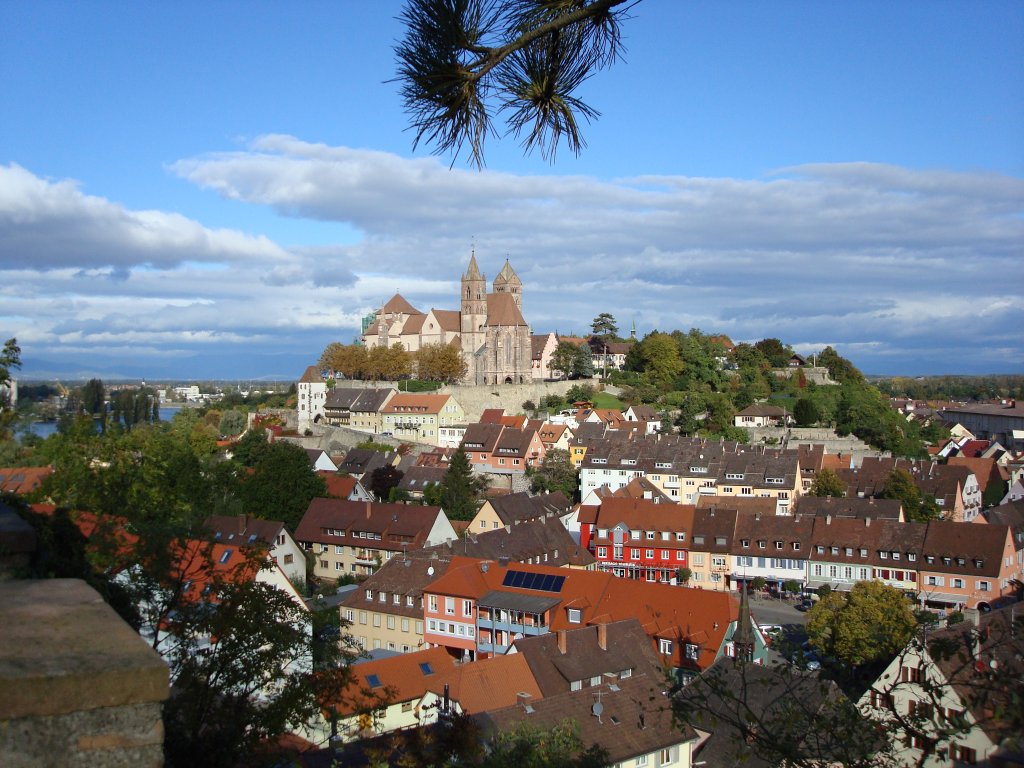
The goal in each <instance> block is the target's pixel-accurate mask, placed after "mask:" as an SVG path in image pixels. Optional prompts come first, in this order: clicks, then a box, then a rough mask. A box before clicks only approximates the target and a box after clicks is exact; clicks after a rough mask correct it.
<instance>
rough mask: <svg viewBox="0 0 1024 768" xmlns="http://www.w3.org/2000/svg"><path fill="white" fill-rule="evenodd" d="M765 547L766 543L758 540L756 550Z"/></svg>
mask: <svg viewBox="0 0 1024 768" xmlns="http://www.w3.org/2000/svg"><path fill="white" fill-rule="evenodd" d="M767 546H768V542H767V541H765V540H764V539H759V540H758V542H757V548H758V549H764V548H765V547H767Z"/></svg>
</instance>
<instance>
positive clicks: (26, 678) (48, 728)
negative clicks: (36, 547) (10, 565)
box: [0, 579, 169, 768]
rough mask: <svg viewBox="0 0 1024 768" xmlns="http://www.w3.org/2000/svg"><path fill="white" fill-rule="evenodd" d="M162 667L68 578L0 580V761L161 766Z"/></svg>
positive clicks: (107, 767) (8, 764) (13, 766)
mask: <svg viewBox="0 0 1024 768" xmlns="http://www.w3.org/2000/svg"><path fill="white" fill-rule="evenodd" d="M168 690H169V688H168V670H167V665H166V664H164V662H163V661H162V660H161V659H160V657H159V655H157V653H156V651H154V650H153V649H152V648H150V647H149V646H148V645H146V643H145V641H143V639H142V638H141V637H139V635H138V634H137V633H136V632H135V631H134V630H132V628H131V627H129V626H128V625H127V624H125V623H124V621H122V620H121V618H120V617H119V616H118V615H117V614H116V613H114V611H113V609H112V608H110V606H108V605H107V604H106V603H105V602H103V599H102V598H101V597H100V596H99V594H98V593H97V592H96V591H95V590H93V589H92V588H91V587H89V586H88V585H87V584H86V583H85V582H83V581H78V580H76V579H46V580H39V581H7V582H4V583H2V584H0V691H2V692H3V693H2V695H0V765H3V766H5V768H23V767H24V768H28V767H29V766H32V768H40V767H44V768H45V767H48V766H68V765H88V766H90V767H91V768H121V767H122V766H124V768H129V766H130V767H131V768H158V767H159V766H162V765H163V738H164V731H163V722H162V721H161V719H160V708H161V703H162V702H163V701H164V700H165V699H166V698H167V696H168Z"/></svg>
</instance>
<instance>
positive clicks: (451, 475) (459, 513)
mask: <svg viewBox="0 0 1024 768" xmlns="http://www.w3.org/2000/svg"><path fill="white" fill-rule="evenodd" d="M480 487H481V484H480V480H479V479H477V478H475V477H474V476H473V470H472V468H471V467H470V466H469V459H468V458H467V457H466V452H465V451H464V450H462V449H461V448H459V449H458V450H457V451H455V454H454V455H453V456H452V460H451V463H450V464H449V465H448V474H447V475H445V478H444V482H443V483H442V484H441V509H443V510H444V511H445V514H447V515H448V518H449V519H450V520H472V519H473V515H475V514H476V511H477V508H476V495H477V492H478V491H479V490H480Z"/></svg>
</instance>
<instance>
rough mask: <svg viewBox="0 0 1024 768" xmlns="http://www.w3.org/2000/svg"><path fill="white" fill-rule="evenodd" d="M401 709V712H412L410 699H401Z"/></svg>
mask: <svg viewBox="0 0 1024 768" xmlns="http://www.w3.org/2000/svg"><path fill="white" fill-rule="evenodd" d="M402 711H403V712H412V702H411V701H403V702H402Z"/></svg>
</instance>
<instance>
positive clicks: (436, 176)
mask: <svg viewBox="0 0 1024 768" xmlns="http://www.w3.org/2000/svg"><path fill="white" fill-rule="evenodd" d="M399 10H400V4H399V3H398V2H397V1H396V2H394V3H389V2H379V3H360V2H354V1H353V0H347V1H346V2H337V1H335V2H300V3H291V4H284V3H271V2H255V3H254V2H245V3H242V2H218V3H205V2H203V3H200V2H179V3H173V4H170V3H162V4H161V3H135V4H126V3H121V2H118V3H103V2H90V3H71V2H62V3H58V2H46V0H42V1H41V2H33V3H18V2H0V28H2V29H4V30H5V34H4V42H3V44H2V45H0V73H2V76H0V337H3V338H8V337H10V336H17V338H18V340H19V343H20V344H21V347H22V351H23V354H22V356H23V360H24V368H23V370H22V372H21V375H22V377H23V378H31V377H43V378H47V377H52V376H93V375H99V376H102V377H104V378H115V377H122V376H123V377H149V378H162V377H174V378H194V379H199V378H211V377H224V378H255V377H264V376H265V377H278V378H295V377H297V376H298V375H299V374H300V373H301V371H302V370H303V369H304V367H305V366H306V365H307V364H309V363H310V362H313V361H315V360H316V358H317V357H318V356H319V354H320V352H321V351H322V349H323V348H324V346H325V345H326V344H327V343H328V342H330V341H335V340H337V341H343V342H348V341H350V340H351V339H352V337H353V336H354V334H355V333H356V330H357V327H358V321H359V318H360V317H361V316H362V315H363V314H365V313H366V312H367V311H368V310H371V309H372V308H374V307H376V306H379V305H380V304H381V303H383V302H384V301H385V300H386V299H387V298H389V297H390V296H391V295H392V294H393V293H394V292H395V291H396V290H400V291H401V292H402V293H403V295H405V296H406V297H407V298H408V299H409V300H410V301H412V302H413V303H414V304H416V305H417V306H419V307H420V308H421V309H424V310H426V309H429V308H430V307H438V308H455V302H456V296H457V280H458V276H459V275H460V274H461V272H462V270H463V269H464V267H465V264H466V262H467V261H468V258H469V254H470V250H471V248H472V247H474V244H475V248H476V254H477V259H478V261H479V262H480V264H481V268H482V269H483V270H484V271H485V272H486V273H487V274H488V275H489V276H493V275H495V274H496V273H497V271H498V270H499V269H500V268H501V265H502V263H503V262H504V260H505V258H506V257H507V258H509V259H510V260H511V262H512V264H513V266H514V267H515V268H516V270H517V272H518V273H519V275H520V277H521V278H522V279H523V282H524V296H525V302H524V311H525V314H526V317H527V319H528V320H529V321H530V322H531V324H532V325H533V328H534V331H535V332H544V331H548V330H556V331H559V332H562V333H566V332H582V331H584V330H586V329H587V327H588V326H589V323H590V320H591V319H592V318H593V317H594V316H595V315H597V314H598V313H599V312H604V311H609V312H612V313H613V314H614V315H615V316H616V317H617V318H618V320H619V323H620V326H622V328H623V329H626V328H628V327H629V326H630V325H631V324H632V323H633V322H635V323H636V326H637V328H638V330H639V332H640V333H641V334H643V333H646V332H647V331H650V330H651V329H654V328H657V329H660V330H671V329H673V328H680V329H683V330H687V329H689V328H691V327H696V328H700V329H702V330H703V331H705V332H708V333H712V332H714V333H719V332H720V333H727V334H729V335H730V336H731V337H732V338H733V339H734V340H737V341H740V340H746V341H756V340H757V339H761V338H765V337H773V336H774V337H778V338H781V339H782V340H783V341H785V342H787V343H789V344H791V345H793V346H794V347H795V348H796V349H797V350H798V351H802V352H807V353H810V352H814V351H816V350H818V349H820V348H821V347H823V346H824V345H826V344H831V345H833V346H835V347H836V348H837V349H838V350H839V351H840V353H841V354H843V355H845V356H847V357H849V358H850V359H851V360H853V361H854V363H855V364H856V365H858V366H859V367H860V368H861V369H862V370H864V371H865V372H867V373H903V374H925V373H988V372H1021V371H1024V340H1022V335H1021V333H1020V327H1021V318H1022V317H1024V299H1022V296H1021V286H1022V285H1024V258H1022V256H1024V215H1022V214H1024V4H1022V3H1020V2H1019V1H1018V0H1014V1H1013V2H985V3H975V2H913V1H908V2H901V3H889V2H856V3H821V2H810V1H809V0H807V1H804V0H789V1H786V0H780V1H779V2H769V3H764V2H730V3H721V2H686V3H681V2H674V1H673V0H644V1H643V2H641V3H639V5H637V6H636V8H635V10H634V12H633V16H634V18H633V19H631V20H630V21H629V22H628V23H627V25H626V27H625V32H626V36H627V39H626V45H627V53H626V60H625V61H623V62H620V63H619V64H617V65H616V66H615V67H614V68H612V69H611V70H608V71H605V72H601V73H599V74H598V75H596V76H595V77H594V78H593V79H592V80H590V81H589V82H588V83H587V84H586V85H585V86H584V89H583V91H582V93H581V95H582V96H583V98H584V99H585V100H586V101H587V102H588V103H589V104H591V106H593V107H595V108H596V109H598V110H599V111H600V112H601V113H602V116H601V117H600V119H599V120H598V121H597V122H596V123H594V124H592V125H590V126H589V127H587V128H586V130H585V137H586V140H587V142H588V146H587V148H586V149H585V150H584V151H583V153H582V154H581V155H580V156H579V157H578V158H577V157H574V156H573V155H572V154H571V153H569V152H568V151H567V150H565V149H564V148H563V150H562V151H560V152H559V154H558V157H557V160H556V162H555V163H554V164H553V165H552V164H548V163H547V162H545V161H544V160H543V159H542V158H540V157H539V156H535V157H524V156H523V155H522V153H521V151H520V148H519V145H518V143H517V142H516V141H515V140H514V139H512V138H503V139H492V140H490V141H489V143H488V147H487V163H488V165H487V169H486V170H485V171H483V172H478V171H475V170H473V169H471V168H469V167H468V166H467V164H466V162H465V159H464V158H458V159H456V161H455V162H454V164H452V163H451V161H452V158H450V157H441V158H437V157H434V156H433V155H431V154H430V152H429V148H426V147H422V146H421V147H420V148H418V149H417V150H416V151H415V152H414V151H413V149H412V140H413V135H412V133H411V132H410V131H409V130H408V129H407V125H408V124H407V120H406V117H405V115H404V114H403V112H402V107H401V103H400V101H399V98H398V87H397V85H396V84H395V83H391V82H388V81H389V79H390V78H392V77H393V75H394V70H395V65H394V56H393V52H392V46H393V44H394V42H395V41H396V40H397V39H399V37H400V36H401V34H402V29H401V27H400V25H399V23H398V21H397V20H396V17H397V15H398V12H399Z"/></svg>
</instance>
